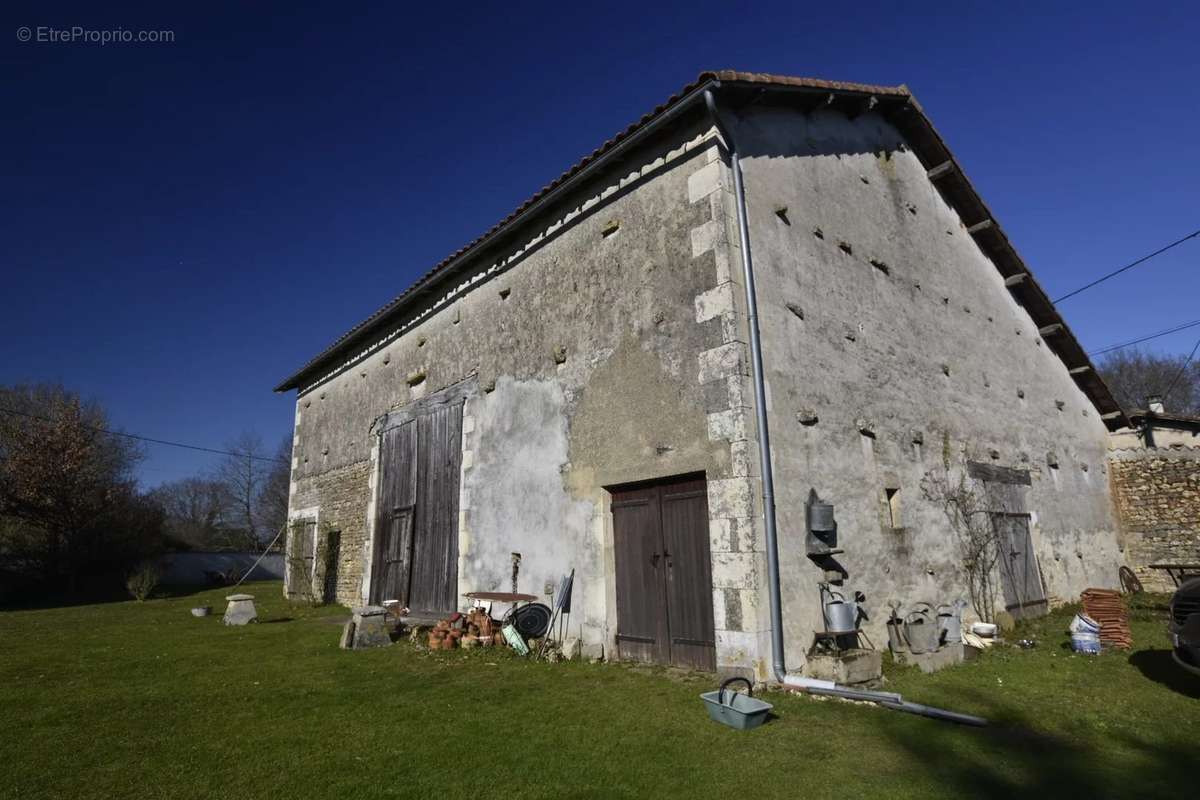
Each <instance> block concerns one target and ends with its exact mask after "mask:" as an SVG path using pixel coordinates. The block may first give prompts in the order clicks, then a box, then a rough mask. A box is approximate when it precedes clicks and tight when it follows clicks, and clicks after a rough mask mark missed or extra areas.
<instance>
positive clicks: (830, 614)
mask: <svg viewBox="0 0 1200 800" xmlns="http://www.w3.org/2000/svg"><path fill="white" fill-rule="evenodd" d="M828 595H829V599H828V600H827V601H825V604H824V607H823V609H822V611H823V613H824V614H825V631H826V632H827V633H854V632H855V631H856V630H858V604H857V603H855V602H854V601H853V600H847V599H846V598H845V597H843V596H842V595H841V594H840V593H838V592H832V591H831V592H828Z"/></svg>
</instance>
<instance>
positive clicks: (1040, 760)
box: [884, 693, 1196, 799]
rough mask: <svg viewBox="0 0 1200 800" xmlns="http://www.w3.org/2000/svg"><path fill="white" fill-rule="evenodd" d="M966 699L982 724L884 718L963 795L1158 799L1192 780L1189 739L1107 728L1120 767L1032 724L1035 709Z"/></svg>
mask: <svg viewBox="0 0 1200 800" xmlns="http://www.w3.org/2000/svg"><path fill="white" fill-rule="evenodd" d="M963 697H969V698H970V699H971V700H973V701H975V703H977V704H978V705H977V707H979V708H985V709H986V711H985V712H984V714H985V716H987V717H988V718H989V720H990V722H991V724H990V726H989V727H987V728H968V727H964V726H961V725H953V724H949V723H944V722H937V721H934V720H928V721H926V722H925V724H923V725H922V726H921V727H920V728H919V730H918V731H917V732H915V733H914V730H913V728H912V726H911V725H904V724H901V723H900V722H899V721H897V720H894V719H889V721H888V722H887V723H886V724H885V726H884V729H885V732H886V734H887V736H888V737H889V738H890V739H891V740H892V741H893V742H894V743H895V744H896V745H897V746H898V747H899V748H900V749H901V750H903V751H905V752H907V753H908V754H909V756H910V757H911V758H912V759H914V760H916V761H919V762H920V763H922V764H924V765H925V766H926V768H927V769H928V771H929V774H930V775H932V776H934V777H935V778H936V779H937V780H938V781H940V782H941V783H943V784H944V785H945V787H946V788H947V789H948V790H949V791H950V792H951V793H954V794H956V795H958V796H962V797H983V798H1006V799H1007V798H1012V797H1027V796H1038V794H1039V793H1045V794H1046V795H1047V796H1059V795H1062V796H1067V795H1068V794H1069V795H1071V796H1074V797H1081V798H1082V797H1151V796H1154V797H1158V796H1171V795H1172V794H1173V793H1179V794H1180V795H1181V796H1182V795H1185V794H1186V793H1187V792H1188V791H1190V790H1191V787H1193V786H1194V782H1195V777H1196V776H1195V768H1194V762H1195V746H1194V744H1192V743H1188V742H1184V741H1178V742H1166V743H1164V742H1162V741H1156V742H1154V743H1150V742H1144V741H1141V740H1139V739H1136V738H1134V737H1132V736H1128V735H1125V734H1109V735H1108V739H1109V742H1111V743H1113V744H1116V745H1119V746H1123V747H1124V748H1125V749H1126V750H1127V751H1129V752H1130V754H1131V756H1132V758H1130V759H1129V762H1130V763H1127V764H1123V765H1121V766H1120V767H1119V768H1117V767H1115V765H1113V764H1111V763H1110V758H1111V754H1110V753H1107V752H1104V753H1102V752H1099V751H1098V750H1097V749H1096V748H1095V747H1094V746H1092V745H1090V744H1088V743H1087V742H1083V741H1076V740H1074V739H1071V738H1068V737H1065V736H1062V735H1058V734H1053V733H1048V732H1046V731H1042V730H1037V729H1036V727H1035V722H1036V719H1037V710H1036V709H1028V708H1024V707H1022V708H1020V709H1018V708H1017V707H1014V706H1005V705H998V704H997V703H996V702H995V701H994V700H992V699H991V698H988V697H987V696H985V695H984V694H983V693H976V694H975V695H974V696H971V695H963Z"/></svg>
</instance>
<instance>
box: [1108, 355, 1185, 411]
mask: <svg viewBox="0 0 1200 800" xmlns="http://www.w3.org/2000/svg"><path fill="white" fill-rule="evenodd" d="M1097 368H1098V369H1099V371H1100V376H1101V377H1102V378H1104V382H1105V383H1107V384H1108V388H1109V389H1111V390H1112V393H1113V396H1114V397H1115V398H1116V399H1117V402H1118V403H1120V405H1121V407H1122V408H1124V409H1125V410H1127V411H1131V410H1133V409H1144V408H1145V407H1146V398H1147V397H1148V396H1150V395H1162V394H1163V393H1164V392H1166V391H1167V388H1168V387H1170V386H1171V384H1172V382H1173V381H1174V388H1173V389H1171V393H1170V395H1169V396H1168V397H1167V398H1166V400H1165V406H1166V410H1167V411H1169V412H1172V413H1176V414H1200V360H1197V359H1192V360H1191V361H1190V362H1189V361H1187V357H1186V356H1185V355H1177V356H1162V355H1157V354H1155V353H1148V352H1145V351H1141V350H1136V349H1127V350H1116V351H1114V352H1112V353H1109V354H1107V355H1106V356H1104V357H1103V358H1101V359H1100V362H1099V364H1098V365H1097Z"/></svg>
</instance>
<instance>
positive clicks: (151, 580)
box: [125, 561, 161, 603]
mask: <svg viewBox="0 0 1200 800" xmlns="http://www.w3.org/2000/svg"><path fill="white" fill-rule="evenodd" d="M160 577H161V576H160V575H159V572H158V567H157V566H155V565H154V563H153V562H152V561H143V562H142V563H141V564H139V565H138V567H137V569H135V570H134V571H133V572H131V573H130V574H129V577H128V578H126V579H125V588H126V589H128V590H129V594H130V596H132V597H133V599H135V600H137V601H138V602H139V603H141V602H142V601H144V600H145V599H146V598H147V597H149V596H150V593H151V592H153V591H154V589H155V587H157V586H158V581H159V578H160Z"/></svg>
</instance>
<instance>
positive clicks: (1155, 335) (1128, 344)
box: [1088, 319, 1200, 356]
mask: <svg viewBox="0 0 1200 800" xmlns="http://www.w3.org/2000/svg"><path fill="white" fill-rule="evenodd" d="M1197 325H1200V319H1194V320H1192V321H1191V322H1185V323H1183V324H1182V325H1176V326H1175V327H1174V328H1167V329H1166V330H1165V331H1159V332H1158V333H1152V334H1150V335H1149V336H1142V337H1141V338H1139V339H1134V340H1132V341H1129V342H1124V343H1122V344H1114V345H1112V346H1111V347H1105V348H1103V349H1101V350H1092V351H1091V352H1090V353H1088V355H1089V356H1102V355H1104V354H1105V353H1111V352H1112V351H1114V350H1123V349H1124V348H1126V347H1132V346H1133V345H1135V344H1141V343H1142V342H1148V341H1150V340H1151V339H1157V338H1159V337H1160V336H1166V335H1168V334H1171V333H1178V332H1179V331H1185V330H1187V329H1188V328H1194V327H1196V326H1197Z"/></svg>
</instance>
